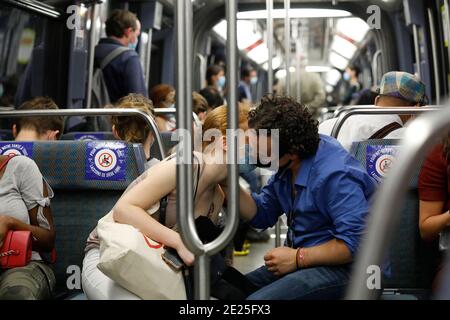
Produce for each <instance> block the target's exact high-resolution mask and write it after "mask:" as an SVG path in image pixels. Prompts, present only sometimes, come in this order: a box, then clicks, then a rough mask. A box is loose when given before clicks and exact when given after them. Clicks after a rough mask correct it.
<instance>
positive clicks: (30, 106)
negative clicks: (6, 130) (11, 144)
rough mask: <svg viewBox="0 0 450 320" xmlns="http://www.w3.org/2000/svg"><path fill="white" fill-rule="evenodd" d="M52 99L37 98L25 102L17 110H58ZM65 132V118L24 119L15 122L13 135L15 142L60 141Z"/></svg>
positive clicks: (17, 119)
mask: <svg viewBox="0 0 450 320" xmlns="http://www.w3.org/2000/svg"><path fill="white" fill-rule="evenodd" d="M58 109H59V108H58V106H57V105H56V103H55V102H54V101H53V100H52V99H50V98H44V97H37V98H34V99H32V100H29V101H26V102H24V103H23V104H22V105H21V106H20V107H19V108H18V109H17V110H29V111H34V110H58ZM63 131H64V117H62V116H53V117H24V118H16V119H15V120H14V121H13V126H12V134H13V137H14V139H15V141H39V140H42V141H47V140H48V141H52V140H58V139H59V138H60V137H61V134H62V133H63Z"/></svg>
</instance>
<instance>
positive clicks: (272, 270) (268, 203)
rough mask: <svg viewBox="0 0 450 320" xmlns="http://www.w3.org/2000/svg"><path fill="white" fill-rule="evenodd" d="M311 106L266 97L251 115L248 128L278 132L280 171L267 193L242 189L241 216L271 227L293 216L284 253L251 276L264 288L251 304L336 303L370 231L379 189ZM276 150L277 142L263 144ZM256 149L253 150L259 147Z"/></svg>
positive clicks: (273, 253) (275, 252) (270, 255)
mask: <svg viewBox="0 0 450 320" xmlns="http://www.w3.org/2000/svg"><path fill="white" fill-rule="evenodd" d="M317 125H318V124H317V121H315V120H314V119H313V118H312V116H311V114H310V113H309V112H308V110H307V108H306V107H305V106H303V105H301V104H299V103H297V102H296V101H295V100H293V99H291V98H288V97H281V96H275V97H272V96H266V97H264V98H263V99H262V100H261V103H260V104H259V106H258V107H257V108H256V109H255V110H253V111H251V112H250V114H249V127H250V128H252V129H256V132H258V130H259V129H268V130H269V132H270V130H274V129H275V130H276V129H278V130H279V140H280V142H279V163H278V164H279V168H280V169H279V170H278V172H277V173H276V174H275V175H274V176H273V177H272V178H271V179H270V180H269V182H268V185H267V186H265V187H264V188H263V189H262V192H261V193H260V194H252V195H250V194H247V193H246V192H245V191H243V190H241V195H240V196H241V202H240V211H241V216H242V217H243V218H244V219H246V220H248V221H249V223H250V225H252V226H253V227H255V228H261V229H265V228H269V227H272V226H273V225H275V223H276V222H277V220H278V217H279V216H281V215H282V214H286V215H287V217H288V226H289V231H288V235H287V239H286V243H285V246H284V247H279V248H275V249H272V250H270V251H269V252H267V254H266V255H265V256H264V260H265V265H264V266H263V267H261V268H259V269H257V270H255V271H253V272H251V273H250V274H248V275H247V277H248V278H249V280H250V281H252V282H253V283H254V284H255V285H256V286H257V287H259V288H260V289H259V290H258V291H257V292H255V293H254V294H252V295H251V296H250V297H249V299H257V300H259V299H275V300H276V299H337V298H341V297H342V295H343V294H344V291H345V288H346V285H347V283H348V280H349V276H350V268H351V262H352V260H353V257H354V255H355V253H356V251H357V249H358V245H359V242H360V238H361V236H362V234H363V232H364V228H365V221H366V216H367V213H368V211H369V200H370V198H371V196H372V194H373V193H374V191H375V187H376V185H375V183H374V181H373V180H372V179H371V178H370V176H369V175H368V174H367V173H366V171H365V170H364V168H363V167H362V166H361V165H360V164H359V162H358V161H357V160H356V159H354V158H353V157H352V156H350V155H349V154H348V153H347V151H345V150H344V149H343V148H342V146H341V145H340V144H339V143H338V142H337V141H336V140H335V139H333V138H331V137H327V136H322V135H319V134H318V128H317ZM258 140H259V141H258V143H259V146H260V147H261V143H264V144H267V150H268V151H269V153H270V152H271V147H272V146H271V141H270V137H268V138H263V137H261V136H260V137H259V139H258ZM255 148H256V146H253V149H255Z"/></svg>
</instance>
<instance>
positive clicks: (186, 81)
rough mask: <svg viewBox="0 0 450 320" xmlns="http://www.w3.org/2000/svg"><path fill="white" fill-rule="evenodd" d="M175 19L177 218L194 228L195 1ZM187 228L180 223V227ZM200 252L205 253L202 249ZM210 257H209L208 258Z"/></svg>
mask: <svg viewBox="0 0 450 320" xmlns="http://www.w3.org/2000/svg"><path fill="white" fill-rule="evenodd" d="M175 23H176V40H177V42H176V43H177V45H176V48H177V50H176V61H177V65H176V68H177V81H176V83H177V86H176V89H177V99H176V100H177V101H176V103H177V126H178V133H179V139H180V143H179V149H178V152H177V221H180V222H181V221H186V220H183V219H182V218H180V217H181V216H182V215H187V216H188V217H191V218H190V219H187V221H186V223H187V227H188V228H194V230H195V223H194V219H193V216H194V201H193V170H192V147H193V146H192V139H191V137H192V97H191V94H192V93H191V92H192V89H191V86H192V70H191V69H192V29H193V28H192V4H191V2H190V1H185V0H177V1H176V7H175ZM185 229H186V228H183V227H181V230H185ZM181 237H182V239H183V242H184V243H185V245H187V246H188V248H189V249H191V250H192V246H191V245H190V243H189V239H186V235H185V234H184V232H181ZM195 253H196V259H195V267H194V280H195V283H194V294H195V298H196V299H208V298H209V295H208V290H209V283H205V280H206V279H209V275H208V271H209V269H207V267H206V263H205V259H203V258H202V256H198V254H199V252H195ZM200 254H203V253H202V252H200ZM206 260H207V259H206Z"/></svg>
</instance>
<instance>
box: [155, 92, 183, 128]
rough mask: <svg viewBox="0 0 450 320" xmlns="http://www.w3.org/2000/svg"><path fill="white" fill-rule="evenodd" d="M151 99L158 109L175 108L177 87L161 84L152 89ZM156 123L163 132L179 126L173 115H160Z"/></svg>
mask: <svg viewBox="0 0 450 320" xmlns="http://www.w3.org/2000/svg"><path fill="white" fill-rule="evenodd" d="M150 99H151V100H152V102H153V106H154V107H155V108H157V109H158V108H174V107H175V88H174V87H172V86H170V85H168V84H159V85H157V86H155V87H153V88H152V90H151V91H150ZM156 123H157V124H158V129H159V131H161V132H164V131H173V130H174V129H175V128H176V126H177V125H176V122H175V118H174V116H173V115H158V116H157V117H156Z"/></svg>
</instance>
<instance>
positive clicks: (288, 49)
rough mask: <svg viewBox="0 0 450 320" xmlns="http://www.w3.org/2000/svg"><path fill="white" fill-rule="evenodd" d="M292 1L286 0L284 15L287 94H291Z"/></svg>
mask: <svg viewBox="0 0 450 320" xmlns="http://www.w3.org/2000/svg"><path fill="white" fill-rule="evenodd" d="M290 6H291V1H290V0H284V9H285V12H286V16H285V17H284V37H285V39H284V47H285V50H286V52H285V54H286V95H288V96H290V95H291V72H290V70H289V69H290V66H291V19H290V14H289V10H290Z"/></svg>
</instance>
